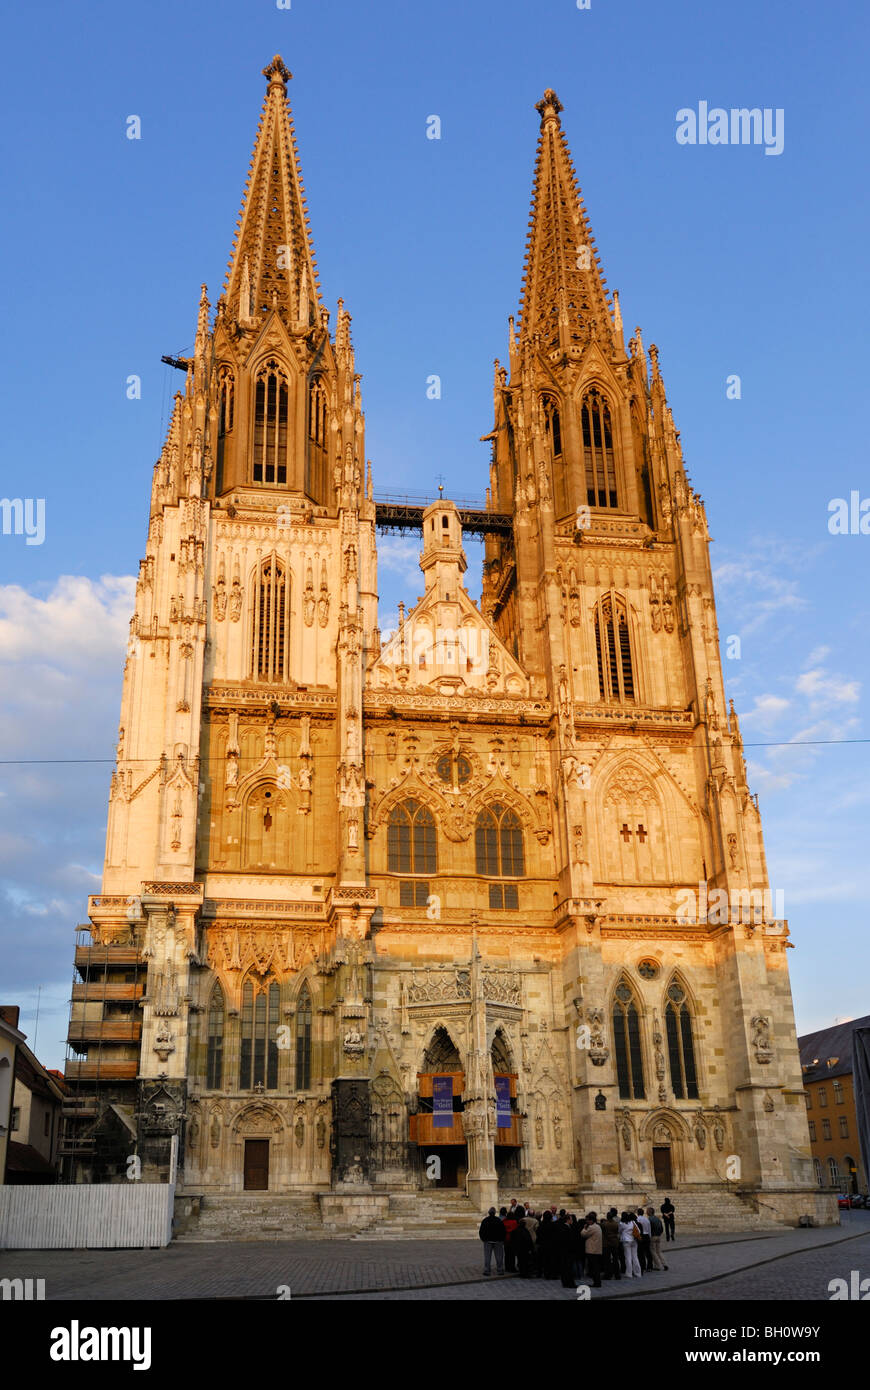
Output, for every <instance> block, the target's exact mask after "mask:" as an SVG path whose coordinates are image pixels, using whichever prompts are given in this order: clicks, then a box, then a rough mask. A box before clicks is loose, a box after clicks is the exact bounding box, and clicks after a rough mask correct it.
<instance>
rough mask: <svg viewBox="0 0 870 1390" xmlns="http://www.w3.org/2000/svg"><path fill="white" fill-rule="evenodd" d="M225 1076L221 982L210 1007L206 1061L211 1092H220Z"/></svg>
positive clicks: (213, 992)
mask: <svg viewBox="0 0 870 1390" xmlns="http://www.w3.org/2000/svg"><path fill="white" fill-rule="evenodd" d="M223 1075H224V992H223V990H222V989H221V987H220V982H219V981H218V982H216V983H215V987H214V989H213V990H212V992H211V999H210V1001H209V1006H208V1057H207V1061H206V1083H205V1084H206V1086H207V1087H208V1089H209V1090H210V1091H219V1090H220V1089H221V1086H222V1084H223Z"/></svg>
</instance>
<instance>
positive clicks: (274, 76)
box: [263, 53, 293, 91]
mask: <svg viewBox="0 0 870 1390" xmlns="http://www.w3.org/2000/svg"><path fill="white" fill-rule="evenodd" d="M263 76H264V77H268V79H269V90H270V91H271V90H272V88H273V87H282V88H283V89H284V90H285V91H286V90H287V83H288V82H289V80H290V78H291V77H292V76H293V74H292V72H291V71H290V69H289V68H288V67H286V66H285V64H284V63H283V62H282V60H281V54H280V53H276V54H275V57H274V58H273V59H272V61H271V63H270V64H269V66H268V67H267V68H263Z"/></svg>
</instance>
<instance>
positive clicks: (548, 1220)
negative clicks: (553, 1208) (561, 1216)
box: [535, 1211, 553, 1279]
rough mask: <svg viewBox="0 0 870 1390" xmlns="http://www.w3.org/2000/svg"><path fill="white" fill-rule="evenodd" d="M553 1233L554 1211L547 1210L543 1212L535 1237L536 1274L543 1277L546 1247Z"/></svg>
mask: <svg viewBox="0 0 870 1390" xmlns="http://www.w3.org/2000/svg"><path fill="white" fill-rule="evenodd" d="M552 1234H553V1213H552V1212H550V1211H545V1212H543V1213H542V1216H541V1222H539V1225H538V1234H536V1237H535V1276H536V1277H538V1279H543V1266H545V1262H546V1247H548V1244H549V1241H550V1238H552Z"/></svg>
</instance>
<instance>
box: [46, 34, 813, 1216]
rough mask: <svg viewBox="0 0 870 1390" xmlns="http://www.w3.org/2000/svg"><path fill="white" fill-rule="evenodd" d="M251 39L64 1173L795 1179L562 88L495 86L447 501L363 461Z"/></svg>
mask: <svg viewBox="0 0 870 1390" xmlns="http://www.w3.org/2000/svg"><path fill="white" fill-rule="evenodd" d="M265 76H266V79H267V92H266V97H265V103H264V106H263V112H262V117H261V120H260V125H259V128H258V131H257V137H256V144H255V148H254V154H253V158H252V161H251V166H250V173H249V177H248V182H247V186H246V189H245V193H244V198H243V202H242V209H241V214H240V217H239V221H238V230H237V235H236V239H235V243H234V246H233V250H232V257H231V261H230V264H229V269H228V273H227V278H226V282H225V286H224V291H223V293H222V295H221V296H220V298H219V299H218V301H217V304H216V306H215V309H214V313H213V314H212V312H211V310H210V306H209V302H208V299H207V297H206V292H205V287H203V291H202V296H201V299H200V302H199V314H198V321H197V328H196V339H195V348H194V351H193V355H192V356H191V357H190V358H188V359H176V360H175V361H174V365H176V366H181V367H182V368H183V369H184V371H185V373H186V380H185V387H184V391H183V392H180V393H179V394H178V395H177V396H176V400H175V408H174V412H173V415H172V419H171V423H170V426H169V430H168V435H167V438H166V443H165V445H164V448H163V451H162V453H161V455H160V458H159V460H158V462H157V464H156V466H155V468H154V476H153V485H152V492H151V511H150V520H149V525H148V539H147V545H146V553H145V558H144V559H143V560H142V561H141V563H140V568H139V577H138V584H137V590H136V608H135V614H134V617H133V619H132V621H131V627H130V641H129V647H128V652H127V661H126V667H125V672H124V688H123V699H122V713H121V728H120V730H119V734H118V747H117V764H116V767H115V770H114V772H113V775H112V781H111V791H110V798H109V814H108V833H107V841H106V858H105V871H104V877H103V892H102V893H101V894H100V895H99V896H95V897H93V898H92V899H91V900H90V904H89V917H90V926H89V928H88V935H87V936H86V937H85V936H83V935H80V944H79V945H78V946H77V948H76V983H75V985H74V989H73V1003H72V1012H71V1022H70V1049H71V1060H70V1061H69V1063H68V1066H67V1076H68V1080H69V1081H70V1084H71V1085H72V1087H73V1094H72V1097H71V1099H70V1102H69V1106H68V1113H69V1119H68V1122H67V1131H66V1140H65V1152H66V1155H67V1160H68V1176H69V1177H72V1178H77V1179H82V1180H88V1179H90V1180H94V1181H96V1180H103V1181H105V1180H107V1179H108V1180H111V1179H113V1178H118V1179H119V1180H122V1179H123V1178H124V1176H125V1164H126V1161H127V1156H128V1155H129V1154H131V1153H136V1154H138V1155H139V1157H140V1160H141V1163H142V1165H143V1167H142V1176H143V1177H144V1178H146V1179H150V1180H151V1181H156V1180H165V1179H166V1178H167V1176H169V1175H170V1170H171V1171H172V1173H175V1174H176V1175H177V1181H178V1183H179V1187H180V1191H181V1192H186V1193H194V1194H203V1195H205V1196H206V1197H208V1195H209V1194H211V1195H213V1196H224V1197H225V1196H228V1195H230V1194H236V1193H244V1192H260V1193H263V1194H282V1195H284V1196H288V1195H292V1194H301V1195H307V1196H308V1197H309V1199H310V1198H317V1199H318V1200H320V1201H322V1202H329V1201H333V1202H334V1201H335V1200H336V1198H337V1196H341V1198H342V1202H343V1204H344V1205H343V1207H342V1210H344V1211H345V1212H346V1213H352V1211H353V1204H354V1202H355V1201H356V1202H357V1203H364V1202H365V1201H368V1202H369V1203H371V1201H372V1200H374V1199H378V1200H380V1201H382V1202H386V1201H387V1200H388V1198H389V1196H390V1194H395V1193H401V1192H406V1193H414V1192H420V1191H424V1192H432V1191H435V1190H437V1189H444V1188H455V1189H458V1193H459V1194H461V1193H462V1192H463V1191H464V1192H465V1193H467V1195H468V1198H470V1199H471V1203H472V1204H473V1207H474V1209H475V1210H479V1209H480V1208H482V1207H486V1206H487V1205H489V1203H490V1202H494V1201H495V1200H496V1197H497V1195H498V1193H499V1190H501V1192H503V1193H504V1192H507V1190H508V1189H510V1190H511V1192H513V1193H515V1194H516V1195H520V1194H521V1193H527V1194H528V1193H538V1194H542V1195H544V1194H546V1195H552V1196H556V1195H561V1194H574V1197H575V1199H577V1198H579V1199H580V1200H581V1202H582V1201H586V1202H588V1203H589V1204H597V1205H598V1209H599V1210H601V1205H600V1204H601V1203H602V1202H604V1201H607V1200H609V1199H612V1200H615V1201H619V1195H620V1194H621V1193H625V1194H627V1193H629V1192H631V1193H633V1194H635V1195H637V1196H638V1197H640V1196H642V1195H645V1194H646V1193H649V1194H650V1196H651V1197H653V1196H655V1194H656V1193H661V1194H667V1193H672V1194H673V1193H674V1192H678V1193H680V1194H682V1197H681V1200H682V1201H683V1209H684V1211H685V1210H687V1207H686V1203H687V1202H689V1201H690V1199H691V1200H692V1201H695V1202H696V1203H697V1204H700V1206H699V1208H698V1209H699V1210H701V1208H702V1207H703V1206H704V1203H707V1204H709V1206H710V1209H712V1206H713V1205H720V1206H721V1203H722V1202H726V1201H730V1202H732V1203H739V1204H742V1206H743V1208H744V1209H745V1210H746V1211H755V1212H756V1213H757V1212H758V1211H759V1210H760V1209H763V1210H765V1211H767V1212H768V1213H773V1216H774V1219H777V1220H782V1221H787V1220H795V1219H796V1217H797V1215H798V1214H799V1213H802V1212H815V1213H816V1214H817V1216H819V1217H821V1218H822V1219H824V1218H825V1216H826V1213H827V1206H826V1205H825V1204H826V1202H827V1200H828V1199H827V1198H823V1197H822V1196H821V1194H817V1191H816V1189H815V1184H814V1180H813V1175H812V1163H811V1159H810V1148H809V1137H808V1130H807V1121H806V1118H805V1098H804V1091H803V1086H802V1082H801V1069H800V1062H799V1058H798V1050H797V1045H796V1040H795V1026H794V1017H793V1010H792V1001H791V992H790V986H789V975H788V967H787V958H786V949H787V947H788V946H789V941H788V928H787V926H786V923H785V922H784V921H782V920H777V919H776V916H775V914H774V913H772V911H771V910H770V894H769V889H768V880H767V870H766V864H765V855H764V847H763V842H762V833H761V823H760V818H759V812H758V807H757V804H756V800H755V798H754V797H753V796H752V794H751V793H750V790H749V787H748V785H747V780H746V765H745V762H744V758H743V749H742V743H741V737H740V730H739V726H738V721H737V715H736V714H735V712H734V708H733V705H732V706H730V707H726V701H725V692H724V684H723V677H722V667H721V661H720V655H719V647H718V634H717V625H716V610H715V602H714V596H713V584H712V577H711V569H710V560H709V535H708V531H707V522H706V518H705V512H704V506H703V503H702V501H701V498H700V497H699V496H698V494H697V493H696V492H695V491H693V489H692V487H691V486H690V483H689V480H688V478H687V476H686V473H685V470H684V466H683V459H682V454H681V449H680V442H679V434H678V432H677V431H676V429H675V428H674V421H673V418H672V415H671V412H670V409H669V407H668V404H667V399H666V396H665V389H664V385H663V381H662V375H661V371H660V368H659V361H658V353H657V350H656V348H655V347H650V348H649V351H648V353H647V352H646V351H645V349H644V346H643V344H642V341H641V335H640V331H639V330H637V331H636V332H635V335H634V337H632V338H631V339H630V341H629V342H628V345H627V347H626V345H625V343H624V338H623V329H622V319H621V315H620V308H619V300H618V297H617V295H616V294H615V293H614V294H612V295H608V294H607V292H606V291H605V287H604V285H605V282H604V279H603V277H602V274H601V269H600V265H599V260H598V255H597V252H596V250H595V243H594V238H593V236H592V233H591V231H590V227H589V223H588V220H587V214H586V211H585V208H584V205H583V202H582V200H581V196H580V191H579V189H578V186H577V182H576V178H575V175H574V171H573V167H572V162H571V158H570V155H569V152H568V147H567V144H566V142H565V137H564V135H563V132H562V127H561V120H560V112H561V110H562V107H561V103H560V102H559V100H558V98H557V97H556V94H555V93H554V92H553V91H547V92H545V94H544V96H543V98H542V100H541V101H540V102H539V103H538V106H537V110H538V112H539V114H540V135H539V139H538V147H537V160H536V167H535V175H534V188H533V194H532V206H531V218H530V224H529V234H528V242H527V252H526V262H525V277H524V280H523V286H522V295H521V302H520V309H519V316H518V318H517V319H516V321H514V320H513V319H511V321H510V345H509V354H508V361H507V365H505V366H502V365H500V364H499V363H498V362H496V366H495V379H494V422H493V428H492V433H491V435H490V436H489V437H488V438H489V441H490V443H491V465H490V477H489V488H488V490H487V495H486V502H485V503H484V502H481V503H480V506H479V509H478V510H473V509H470V510H468V509H466V510H463V509H462V508H461V507H458V506H457V505H456V504H454V503H453V502H452V501H450V500H448V499H447V498H446V497H439V498H437V499H435V500H433V501H431V503H430V504H429V505H428V506H425V507H422V506H421V507H411V506H402V505H399V504H398V503H397V502H395V501H392V502H391V501H390V499H384V498H379V497H378V496H377V495H376V494H375V492H374V490H373V484H372V472H371V465H370V464H368V463H367V461H366V454H365V423H364V414H363V407H362V396H361V390H360V376H359V374H358V372H357V370H356V364H355V360H354V350H353V346H352V343H351V330H350V322H351V320H350V315H349V313H348V312H347V310H346V309H345V308H344V305H343V302H342V301H341V300H339V301H338V310H337V315H336V318H335V321H334V324H331V323H330V312H329V310H328V309H327V308H326V307H325V306H324V305H323V303H322V302H321V298H320V292H319V286H318V279H317V272H316V266H315V259H314V254H313V249H312V240H311V233H310V228H309V223H308V217H307V213H306V202H305V196H304V193H303V187H302V179H301V174H300V167H299V160H298V155H297V149H296V140H295V135H294V129H293V123H292V119H291V115H290V108H289V104H288V99H287V82H288V79H289V77H290V73H289V72H288V71H287V69H286V68H285V66H284V64H283V63H282V61H281V59H280V58H279V57H276V58H275V59H274V60H273V61H272V63H271V64H270V65H269V67H268V68H267V69H265ZM388 528H393V529H396V528H406V529H410V530H412V531H413V532H415V533H416V534H418V535H419V534H422V553H421V557H420V566H421V570H422V573H423V588H424V593H423V596H422V598H420V599H419V601H418V602H417V603H416V605H415V606H409V608H408V611H407V613H406V612H405V609H404V606H403V605H400V609H399V613H400V616H399V621H398V627H397V629H396V631H394V632H392V633H391V634H389V635H385V636H384V637H383V638H382V635H381V630H380V628H379V617H378V583H377V542H376V537H377V534H378V533H379V532H383V531H384V530H385V529H388ZM464 531H465V532H467V533H468V534H474V535H478V536H482V537H483V538H484V540H485V560H484V572H483V590H482V594H481V596H480V600H479V602H477V601H475V600H474V599H473V598H472V597H471V596H470V595H469V593H468V592H467V590H466V589H465V587H464V584H463V573H464V571H465V569H466V558H465V553H464V550H463V532H464ZM713 904H718V910H711V908H712V905H713ZM623 1200H625V1199H623ZM659 1200H662V1198H661V1197H660V1198H659ZM578 1209H584V1208H582V1207H580V1208H578ZM348 1220H352V1217H350V1216H349V1217H348Z"/></svg>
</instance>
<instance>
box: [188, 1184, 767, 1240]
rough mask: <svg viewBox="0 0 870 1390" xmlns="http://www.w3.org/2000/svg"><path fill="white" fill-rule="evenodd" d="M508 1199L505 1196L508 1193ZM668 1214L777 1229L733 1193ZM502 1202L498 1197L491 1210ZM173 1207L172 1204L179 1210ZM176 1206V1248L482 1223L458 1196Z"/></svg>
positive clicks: (601, 1208) (545, 1195) (588, 1199)
mask: <svg viewBox="0 0 870 1390" xmlns="http://www.w3.org/2000/svg"><path fill="white" fill-rule="evenodd" d="M511 1195H513V1194H511ZM516 1195H517V1197H518V1199H520V1200H522V1198H523V1197H525V1198H526V1200H527V1201H531V1203H532V1205H533V1207H534V1209H535V1211H536V1212H541V1211H543V1210H545V1209H546V1208H547V1207H550V1206H554V1205H555V1207H556V1208H557V1210H558V1209H560V1208H561V1207H564V1208H565V1209H566V1210H567V1211H573V1212H575V1213H576V1214H577V1215H582V1214H583V1213H585V1212H587V1211H589V1210H595V1211H596V1212H597V1213H598V1215H599V1216H601V1215H602V1214H603V1213H604V1212H606V1211H607V1210H608V1209H609V1208H610V1207H611V1206H614V1207H616V1208H617V1210H618V1211H619V1212H622V1211H623V1210H624V1209H626V1208H627V1207H628V1206H633V1207H638V1206H640V1205H641V1204H643V1205H645V1206H654V1207H655V1209H656V1211H657V1212H658V1209H659V1207H660V1206H661V1203H662V1201H664V1194H660V1193H659V1194H656V1193H651V1192H648V1191H647V1192H644V1191H643V1190H641V1189H638V1190H637V1191H636V1192H633V1193H631V1194H630V1195H627V1194H626V1193H624V1192H623V1193H615V1194H608V1193H606V1192H605V1193H601V1192H594V1193H589V1192H573V1193H570V1192H569V1193H565V1192H563V1193H556V1194H554V1193H552V1192H541V1193H540V1195H539V1194H537V1193H531V1194H529V1193H523V1192H520V1191H518V1192H517V1193H516ZM671 1199H672V1201H673V1202H674V1206H675V1207H676V1221H677V1232H678V1233H680V1232H692V1231H711V1232H719V1231H723V1232H724V1231H748V1230H753V1231H754V1230H769V1229H776V1228H778V1229H782V1226H781V1223H780V1222H779V1221H777V1220H776V1219H775V1216H774V1214H773V1213H770V1212H767V1211H766V1210H765V1208H764V1206H763V1204H761V1205H760V1204H758V1203H757V1202H756V1201H755V1200H754V1199H751V1198H748V1199H742V1198H741V1197H740V1196H739V1195H738V1194H737V1193H736V1192H734V1191H733V1190H726V1189H722V1188H711V1189H710V1190H705V1191H700V1192H699V1191H694V1192H680V1191H678V1190H676V1189H674V1191H673V1192H672V1193H671ZM509 1201H510V1197H506V1196H500V1197H499V1199H498V1205H499V1206H502V1205H504V1206H507V1205H508V1202H509ZM179 1203H180V1204H179ZM179 1203H177V1205H176V1216H177V1218H178V1219H177V1221H176V1234H175V1239H176V1240H177V1241H180V1242H185V1243H186V1242H206V1241H257V1240H274V1241H281V1240H311V1239H320V1240H323V1239H329V1238H336V1239H353V1240H369V1241H371V1240H376V1241H379V1240H384V1241H391V1240H472V1239H475V1238H476V1237H477V1230H478V1226H479V1224H480V1221H481V1218H482V1216H483V1213H482V1212H478V1211H477V1210H476V1209H475V1208H474V1207H473V1206H472V1204H471V1202H470V1200H469V1198H468V1197H466V1195H465V1193H464V1192H462V1191H460V1190H458V1189H457V1190H451V1189H447V1190H445V1191H440V1192H439V1191H436V1192H431V1191H428V1192H398V1193H394V1194H389V1193H385V1192H379V1193H370V1194H364V1193H358V1194H357V1193H354V1194H340V1193H334V1192H324V1193H316V1192H314V1193H311V1192H309V1193H305V1194H300V1195H292V1194H278V1193H263V1194H262V1195H257V1194H254V1193H245V1194H237V1195H234V1196H208V1195H204V1196H202V1197H199V1198H197V1197H189V1196H185V1197H182V1198H180V1199H179Z"/></svg>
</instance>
